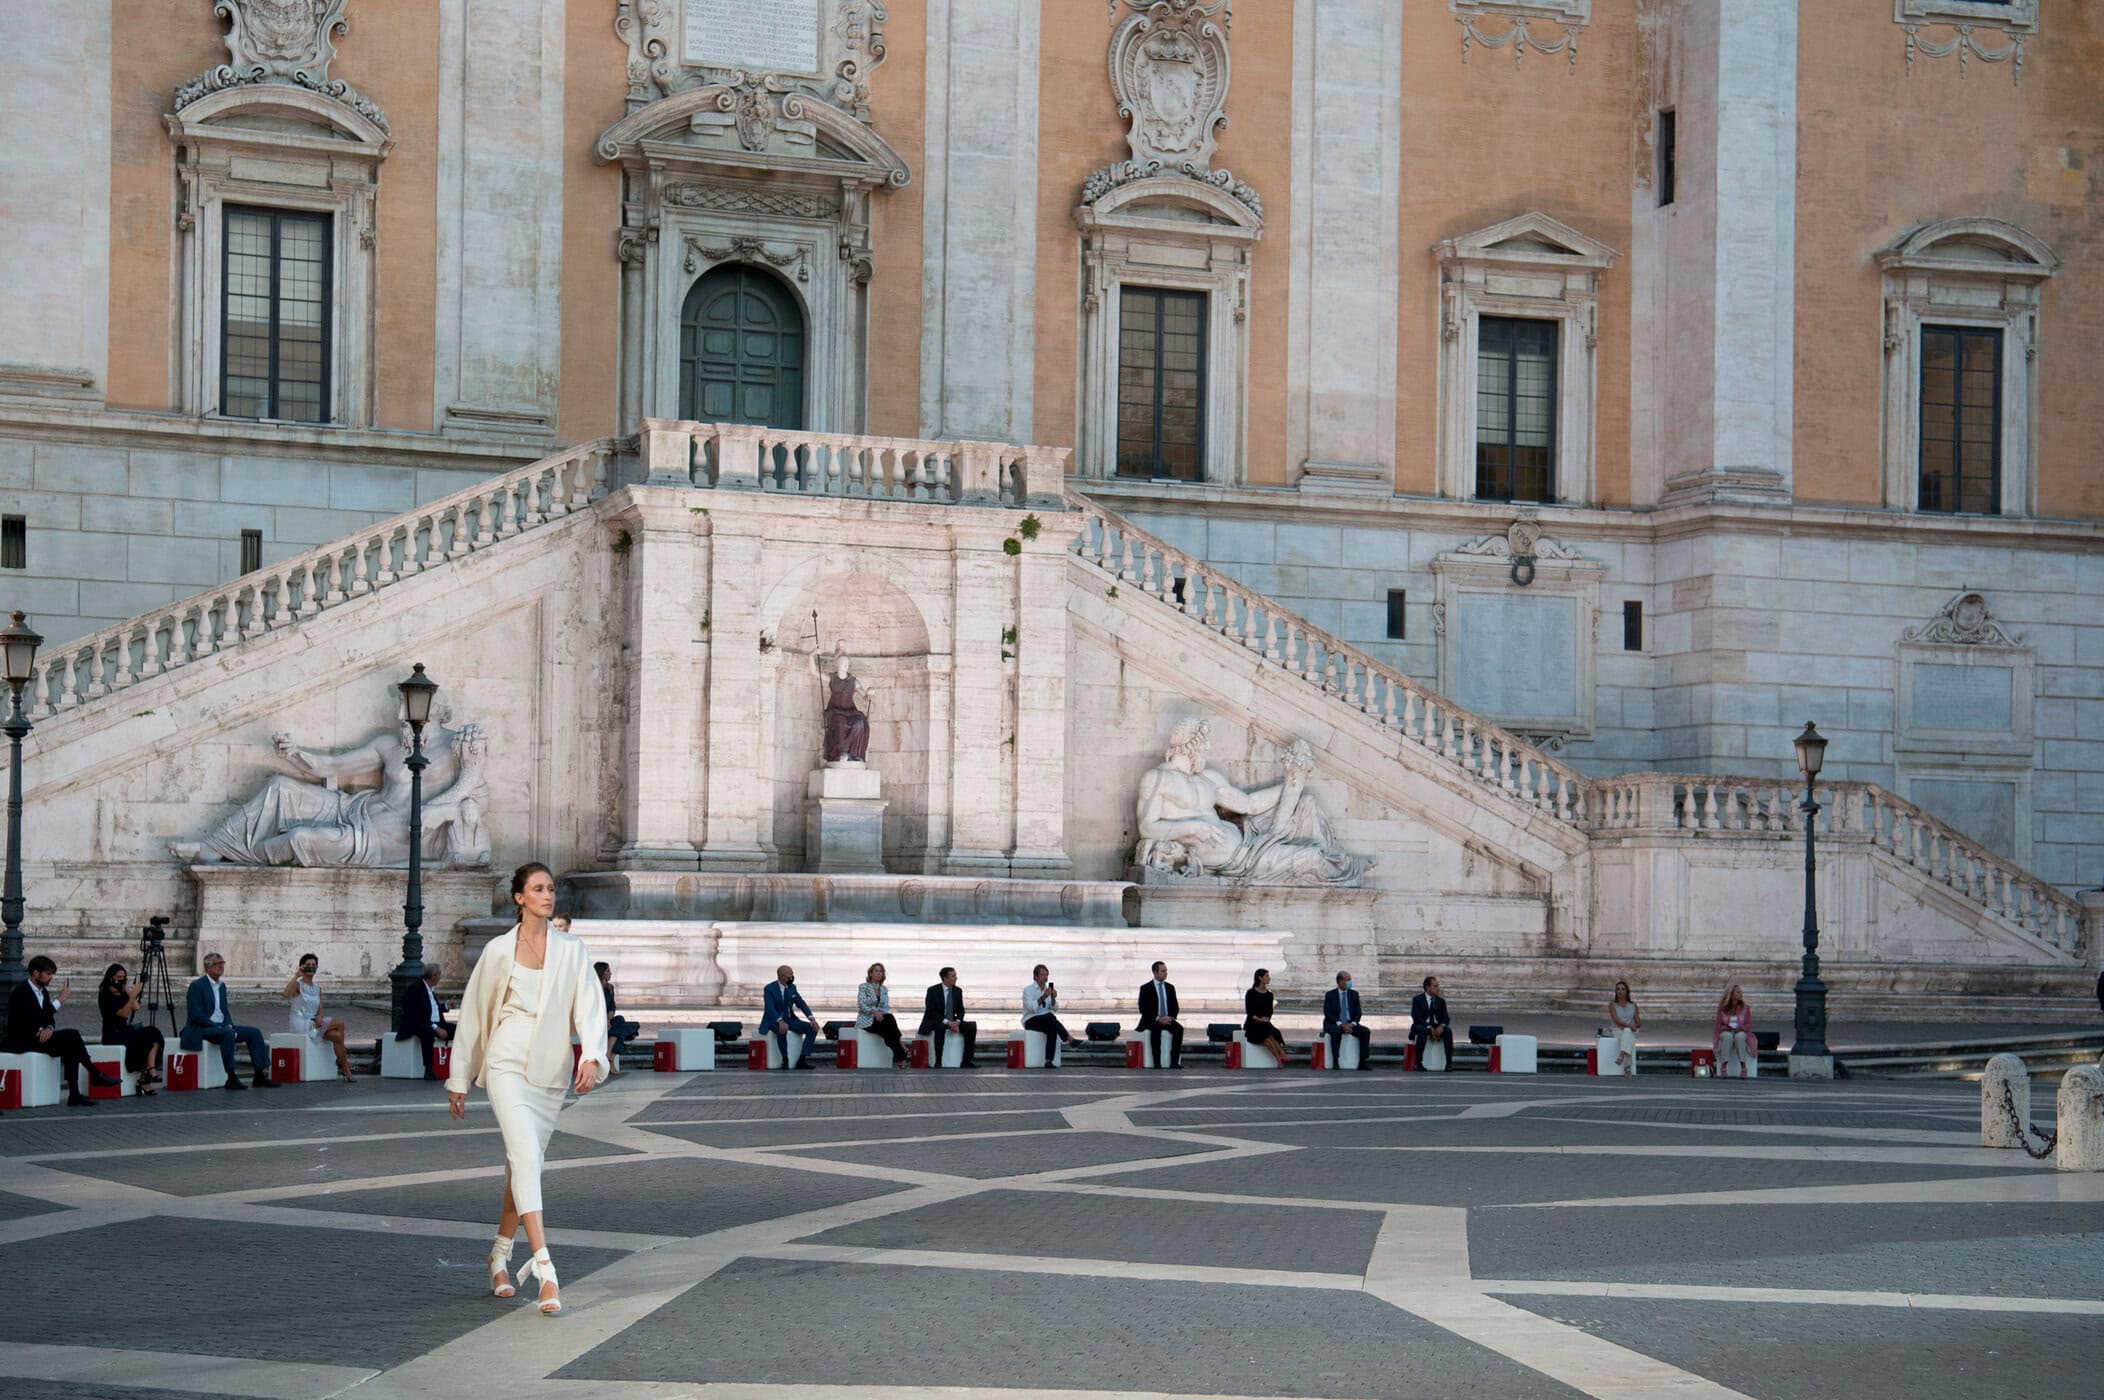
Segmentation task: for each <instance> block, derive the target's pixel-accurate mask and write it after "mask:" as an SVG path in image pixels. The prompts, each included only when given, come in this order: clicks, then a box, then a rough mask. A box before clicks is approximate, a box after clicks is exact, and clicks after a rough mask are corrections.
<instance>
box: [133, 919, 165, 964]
mask: <svg viewBox="0 0 2104 1400" xmlns="http://www.w3.org/2000/svg"><path fill="white" fill-rule="evenodd" d="M167 940H168V916H167V915H166V914H155V915H154V916H152V917H151V918H149V919H148V920H147V921H146V927H145V928H143V929H141V930H140V931H139V953H140V955H141V956H142V957H143V956H144V955H145V953H146V950H147V949H149V948H158V947H160V946H161V944H163V943H165V942H166V941H167Z"/></svg>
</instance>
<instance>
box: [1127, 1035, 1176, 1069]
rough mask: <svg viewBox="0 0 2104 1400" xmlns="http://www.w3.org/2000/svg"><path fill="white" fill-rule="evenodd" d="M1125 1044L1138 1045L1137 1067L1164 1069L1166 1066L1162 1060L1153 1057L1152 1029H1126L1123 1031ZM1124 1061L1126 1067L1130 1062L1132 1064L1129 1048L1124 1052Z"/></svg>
mask: <svg viewBox="0 0 2104 1400" xmlns="http://www.w3.org/2000/svg"><path fill="white" fill-rule="evenodd" d="M1125 1044H1126V1045H1128V1046H1132V1045H1137V1046H1139V1047H1140V1063H1139V1068H1141V1069H1166V1068H1168V1066H1166V1065H1164V1064H1163V1063H1162V1062H1161V1061H1160V1060H1158V1059H1156V1058H1155V1054H1154V1032H1152V1031H1127V1032H1125ZM1125 1063H1126V1065H1127V1066H1128V1067H1129V1066H1131V1064H1132V1051H1131V1050H1129V1049H1128V1050H1127V1051H1126V1052H1125Z"/></svg>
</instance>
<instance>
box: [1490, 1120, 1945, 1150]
mask: <svg viewBox="0 0 2104 1400" xmlns="http://www.w3.org/2000/svg"><path fill="white" fill-rule="evenodd" d="M1527 1121H1528V1122H1530V1123H1578V1124H1582V1125H1584V1126H1586V1127H1589V1128H1638V1129H1645V1130H1652V1129H1663V1130H1666V1131H1669V1132H1680V1133H1748V1134H1752V1135H1754V1136H1757V1137H1824V1138H1850V1139H1853V1140H1854V1141H1857V1142H1890V1143H1899V1144H1903V1145H1904V1144H1911V1145H1914V1146H1918V1147H1964V1146H1967V1145H1968V1144H1970V1145H1972V1146H1975V1147H1977V1146H1979V1143H1980V1134H1979V1130H1978V1129H1975V1130H1973V1131H1972V1132H1970V1133H1961V1132H1949V1133H1937V1132H1929V1131H1927V1130H1925V1129H1920V1128H1825V1127H1814V1126H1810V1125H1805V1126H1796V1125H1793V1124H1789V1123H1644V1122H1626V1123H1625V1122H1618V1121H1616V1120H1614V1119H1600V1118H1552V1117H1549V1116H1547V1115H1544V1116H1542V1117H1539V1118H1529V1119H1528V1120H1527Z"/></svg>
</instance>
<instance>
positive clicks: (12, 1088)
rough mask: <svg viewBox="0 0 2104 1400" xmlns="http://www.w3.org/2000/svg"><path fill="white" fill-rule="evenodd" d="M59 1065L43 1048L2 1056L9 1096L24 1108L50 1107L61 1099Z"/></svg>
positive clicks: (0, 1070) (0, 1065)
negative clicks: (26, 1052) (42, 1051)
mask: <svg viewBox="0 0 2104 1400" xmlns="http://www.w3.org/2000/svg"><path fill="white" fill-rule="evenodd" d="M58 1070H59V1064H58V1060H57V1058H56V1057H55V1056H51V1055H46V1054H43V1053H41V1052H39V1051H34V1050H33V1051H31V1052H30V1053H28V1054H26V1055H0V1074H5V1075H6V1076H7V1095H8V1097H9V1098H10V1099H13V1100H14V1101H15V1102H16V1103H18V1104H19V1105H20V1106H21V1107H23V1108H48V1107H50V1106H51V1105H52V1104H55V1103H57V1102H58V1100H59V1085H60V1082H61V1080H60V1076H59V1072H58Z"/></svg>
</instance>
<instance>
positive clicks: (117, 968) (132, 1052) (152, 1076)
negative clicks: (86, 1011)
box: [95, 963, 162, 1094]
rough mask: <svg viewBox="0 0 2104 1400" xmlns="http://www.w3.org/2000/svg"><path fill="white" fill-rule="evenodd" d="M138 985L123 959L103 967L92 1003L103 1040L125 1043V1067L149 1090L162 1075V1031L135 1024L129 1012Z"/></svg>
mask: <svg viewBox="0 0 2104 1400" xmlns="http://www.w3.org/2000/svg"><path fill="white" fill-rule="evenodd" d="M139 991H140V989H139V988H138V987H134V986H132V985H131V976H130V974H129V973H127V972H126V971H125V970H124V964H123V963H111V964H110V965H109V966H108V967H107V968H105V969H104V970H103V974H102V986H101V987H99V988H97V989H96V992H95V1005H96V1007H97V1009H99V1010H100V1011H101V1012H102V1043H103V1044H104V1045H121V1046H123V1047H124V1067H125V1068H126V1069H128V1070H131V1071H133V1072H134V1073H136V1074H137V1075H138V1076H139V1085H138V1092H139V1093H141V1094H151V1093H152V1092H153V1086H154V1085H155V1084H158V1083H159V1082H160V1079H161V1045H162V1036H161V1033H160V1032H159V1031H157V1030H155V1029H154V1028H153V1027H152V1026H150V1025H146V1026H135V1025H133V1024H132V1015H133V1013H135V1012H136V1011H138V1009H139Z"/></svg>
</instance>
